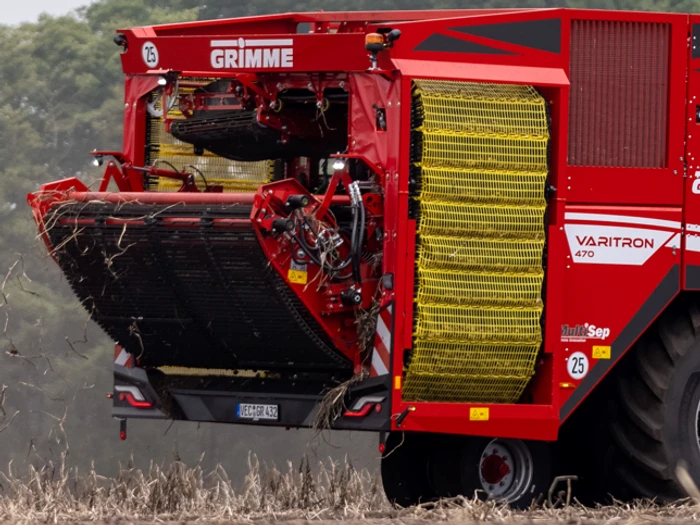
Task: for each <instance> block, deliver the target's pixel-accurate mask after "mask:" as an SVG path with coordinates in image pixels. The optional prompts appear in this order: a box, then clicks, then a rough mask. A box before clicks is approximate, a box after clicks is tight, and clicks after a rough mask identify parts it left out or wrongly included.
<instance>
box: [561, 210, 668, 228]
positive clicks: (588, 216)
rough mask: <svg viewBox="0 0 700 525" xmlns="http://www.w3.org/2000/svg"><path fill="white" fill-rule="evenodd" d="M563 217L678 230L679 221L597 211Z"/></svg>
mask: <svg viewBox="0 0 700 525" xmlns="http://www.w3.org/2000/svg"><path fill="white" fill-rule="evenodd" d="M564 218H565V219H566V220H568V221H604V222H617V223H624V224H644V225H647V226H660V227H662V228H673V229H676V230H679V229H680V227H681V223H680V222H677V221H666V220H663V219H650V218H648V217H630V216H628V215H605V214H599V213H572V212H567V213H565V214H564Z"/></svg>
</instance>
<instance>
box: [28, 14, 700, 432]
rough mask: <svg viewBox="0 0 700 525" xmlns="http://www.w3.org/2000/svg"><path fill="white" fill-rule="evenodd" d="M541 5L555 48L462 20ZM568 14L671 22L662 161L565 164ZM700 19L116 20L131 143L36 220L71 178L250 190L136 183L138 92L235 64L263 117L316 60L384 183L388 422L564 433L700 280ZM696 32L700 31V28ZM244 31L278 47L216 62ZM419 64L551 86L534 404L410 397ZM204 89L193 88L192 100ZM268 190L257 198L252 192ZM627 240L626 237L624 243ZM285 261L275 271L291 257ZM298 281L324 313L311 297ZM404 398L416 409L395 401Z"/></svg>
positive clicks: (629, 18)
mask: <svg viewBox="0 0 700 525" xmlns="http://www.w3.org/2000/svg"><path fill="white" fill-rule="evenodd" d="M546 20H550V21H551V20H555V21H556V20H559V21H560V26H559V27H560V34H559V37H560V38H559V43H558V46H557V47H558V50H557V49H555V50H552V49H550V50H546V49H543V48H539V49H538V48H535V47H536V46H535V47H527V46H524V45H518V44H516V43H512V42H511V43H509V42H502V41H500V40H494V39H491V38H486V37H484V36H477V35H474V34H468V33H467V32H462V31H458V30H456V29H455V28H464V27H469V26H472V27H473V26H487V25H494V24H508V23H515V22H528V21H530V22H534V21H546ZM572 20H598V21H610V22H643V23H651V24H668V27H669V28H670V35H671V36H670V52H669V57H668V60H669V62H668V79H667V81H668V107H669V110H668V120H667V127H668V144H667V159H666V163H665V164H666V166H665V167H664V168H657V169H640V168H611V167H580V166H569V165H568V163H567V154H568V153H567V148H568V143H567V136H568V133H569V97H570V85H569V73H570V64H569V62H570V56H569V55H570V41H571V22H572ZM300 24H309V31H308V32H306V33H299V32H298V31H299V30H300ZM694 24H700V15H693V16H691V17H690V18H689V17H688V16H687V15H681V14H658V13H632V12H615V11H595V10H569V9H533V10H523V9H511V10H507V9H506V10H452V11H393V12H351V13H300V14H281V15H270V16H263V17H251V18H242V19H237V20H217V21H210V22H193V23H183V24H169V25H164V26H156V27H141V28H135V29H128V30H123V31H120V32H121V33H123V34H124V35H125V37H126V42H127V45H126V50H125V52H124V53H123V54H122V57H121V58H122V64H123V67H124V71H125V73H126V75H127V77H126V86H125V106H124V109H125V118H124V124H125V130H124V146H123V150H124V154H123V157H124V158H123V159H121V161H120V162H118V163H114V162H112V163H110V164H109V165H108V169H107V173H106V175H105V180H104V181H103V185H102V186H101V187H100V191H101V193H99V194H91V193H87V191H88V190H87V188H85V187H84V186H82V185H81V184H80V183H79V182H78V181H75V180H73V179H69V180H67V181H60V182H58V183H54V184H51V185H46V186H45V187H44V188H42V193H40V194H37V195H36V196H33V197H30V203H31V204H32V206H33V209H34V213H35V218H36V219H37V222H39V224H40V226H41V220H42V217H43V215H44V213H45V212H46V210H47V209H48V208H49V207H50V206H51V205H53V203H55V201H56V199H61V198H65V195H66V193H68V194H69V195H70V197H71V198H77V199H92V198H99V199H103V200H108V201H110V202H122V200H127V201H128V200H140V201H142V202H153V203H156V202H180V201H182V200H183V199H185V200H186V201H187V202H211V203H222V202H249V201H252V199H253V197H252V196H243V195H232V194H207V193H186V194H158V193H152V192H144V187H143V178H142V174H141V173H140V172H139V171H138V170H135V169H134V167H139V166H143V165H144V163H145V158H144V153H145V152H144V143H145V136H146V128H145V126H146V99H147V95H148V94H149V93H151V92H152V91H153V90H154V89H156V87H157V86H158V76H159V75H162V74H171V75H173V74H174V75H180V76H181V77H206V78H231V79H233V80H235V81H238V82H241V83H243V84H245V85H246V86H249V87H251V89H253V88H254V89H253V91H252V92H253V93H254V94H255V97H256V106H257V107H260V104H261V103H264V104H263V105H264V106H265V107H263V108H261V111H260V118H261V120H262V119H263V118H265V115H268V114H269V112H267V106H269V104H270V103H272V104H274V102H275V101H276V99H277V94H278V93H279V92H280V91H282V90H283V89H284V88H286V87H291V86H294V87H297V86H299V85H303V84H305V83H307V82H312V89H313V90H315V91H316V92H317V93H318V94H319V96H322V88H320V87H319V86H320V85H321V82H320V81H319V80H318V79H320V78H321V77H322V76H324V77H325V78H326V79H327V85H329V86H330V85H333V86H336V87H337V86H341V82H342V85H343V86H345V87H344V89H347V90H348V91H349V93H350V99H349V113H350V119H349V120H350V121H349V130H348V137H349V138H348V150H347V151H346V152H342V153H341V154H340V155H339V156H342V157H346V158H354V159H361V160H362V161H364V162H365V164H366V165H367V166H369V167H370V169H371V170H372V171H373V172H374V173H375V174H376V176H377V177H378V181H379V183H380V184H381V187H382V188H383V191H384V206H383V220H384V239H383V268H382V269H383V273H384V274H385V275H387V274H390V275H393V287H391V288H389V289H385V290H383V295H382V299H381V306H382V307H386V306H388V305H390V304H393V305H394V314H393V323H394V325H393V327H392V331H393V338H392V346H393V348H392V354H391V359H392V367H391V370H390V373H391V375H392V380H391V383H392V387H393V393H394V395H393V396H392V414H393V416H394V417H392V428H393V429H397V428H401V429H404V430H415V431H430V432H445V433H461V434H473V435H483V436H500V437H521V438H531V439H542V440H554V439H556V437H557V432H558V429H559V427H560V425H561V423H562V422H563V421H564V420H565V419H566V418H567V417H568V416H569V415H570V414H571V413H572V412H573V410H574V409H575V408H576V406H578V404H580V402H581V401H582V400H583V399H584V398H585V397H586V395H587V394H588V393H589V392H590V391H591V390H592V389H593V388H595V386H596V384H597V383H598V382H599V381H600V380H601V379H602V377H604V376H605V374H606V373H607V372H608V371H609V370H610V369H611V368H612V367H613V366H614V363H615V362H616V360H617V359H619V358H620V357H621V355H622V354H623V353H624V352H625V351H626V350H627V348H629V346H630V345H632V344H633V343H634V341H635V340H636V339H637V337H639V335H640V334H641V333H642V332H643V331H644V329H645V328H646V327H647V326H648V325H649V324H650V323H651V322H653V320H654V319H655V318H656V316H657V315H658V314H659V313H660V312H661V311H662V310H663V309H664V308H665V306H666V305H667V304H668V302H669V301H671V300H672V299H673V297H674V296H675V295H676V294H677V293H678V292H679V291H680V290H681V289H682V288H684V289H688V290H700V151H698V144H700V133H697V131H698V130H697V129H696V127H697V126H698V125H699V124H698V123H697V122H698V120H700V119H698V117H696V112H697V108H698V105H699V104H700V53H698V52H694V51H693V49H694V48H695V45H696V40H695V35H691V36H692V40H691V46H688V34H689V32H691V30H692V28H693V25H694ZM387 28H392V29H400V30H401V31H402V35H401V38H400V39H399V40H398V41H397V42H396V43H395V45H394V46H393V47H392V48H391V49H389V50H386V51H383V52H380V54H379V62H378V66H379V69H378V70H376V71H368V68H369V65H370V63H369V59H368V56H367V52H366V51H365V48H364V39H365V34H366V33H368V32H376V31H378V30H381V29H387ZM433 35H440V37H441V38H447V39H452V40H451V41H454V42H457V43H462V44H464V45H466V44H469V45H470V46H472V48H473V49H478V48H479V46H480V48H481V49H483V50H485V51H483V52H456V51H454V50H449V49H445V50H440V51H434V50H433V51H425V50H417V49H416V48H418V47H420V46H421V44H422V43H424V42H425V41H426V39H428V38H430V37H431V36H433ZM697 36H698V38H699V39H700V34H698V35H697ZM271 41H272V42H271ZM146 43H150V45H153V46H155V49H156V50H157V60H156V59H153V60H148V62H150V64H149V63H147V60H146V59H145V58H144V55H143V54H142V52H143V46H144V44H146ZM241 44H242V45H241ZM698 45H700V44H698ZM250 46H253V47H255V46H257V48H260V49H262V48H267V49H268V59H269V60H268V63H267V64H266V65H267V66H268V67H264V65H262V63H261V62H258V61H257V55H255V54H252V55H250V56H251V60H250V62H249V63H246V62H245V60H246V59H245V56H247V55H245V54H244V55H243V56H244V61H243V62H242V63H241V62H236V63H235V67H234V66H233V65H232V63H230V64H229V66H231V67H220V64H219V63H213V62H212V49H219V48H221V49H235V50H236V55H235V56H236V60H238V59H239V58H240V56H239V54H238V52H239V51H241V49H243V48H249V47H250ZM257 48H256V49H257ZM278 48H280V49H281V48H284V49H292V50H293V51H292V52H286V54H285V56H286V57H287V61H286V62H284V61H282V58H281V57H282V54H281V53H282V52H281V51H279V49H278ZM455 49H456V48H455ZM557 51H558V52H557ZM292 55H293V56H292ZM217 56H218V55H217ZM230 56H231V57H233V54H231V55H230ZM259 56H261V57H264V56H265V55H264V54H260V55H259ZM694 57H696V58H694ZM150 58H153V57H152V56H151V57H150ZM277 58H279V60H277ZM231 59H232V60H233V58H231ZM241 64H242V66H241ZM686 76H687V78H688V80H687V82H686ZM414 78H435V79H446V80H461V81H477V82H496V83H520V84H528V85H534V86H536V87H537V88H538V89H539V90H540V92H541V93H542V94H543V96H544V97H545V99H546V100H547V101H548V103H549V111H550V115H551V120H552V128H551V133H552V141H551V158H550V171H551V173H550V181H549V183H550V184H551V186H553V187H555V188H556V193H555V195H554V197H553V199H552V200H551V203H550V207H549V211H548V226H547V228H548V235H549V238H548V254H547V260H548V267H547V277H546V284H547V296H546V301H545V308H546V310H545V327H546V328H545V337H544V339H545V343H544V348H543V352H542V355H541V357H540V360H539V361H538V364H537V374H536V376H535V378H534V380H533V382H532V384H531V386H530V393H531V395H532V399H533V404H517V405H483V404H479V405H471V404H457V403H455V404H448V403H407V402H404V401H403V400H402V399H401V386H402V385H401V381H402V379H401V378H402V374H403V357H404V352H405V351H407V350H409V349H410V348H411V345H412V319H413V292H412V290H413V283H414V264H415V260H414V259H415V233H416V223H415V221H414V220H410V219H408V205H409V190H408V184H409V167H410V166H409V150H410V143H411V130H410V119H411V107H410V106H411V81H412V79H414ZM314 82H316V83H314ZM278 84H280V85H279V86H278ZM686 98H687V102H686ZM319 100H321V99H319ZM201 103H202V102H201V101H199V102H197V101H194V102H192V101H189V102H187V103H186V105H187V104H189V105H190V106H191V105H193V104H201ZM375 105H376V106H380V107H382V108H384V109H385V111H386V121H387V130H386V131H383V130H378V129H376V126H375V116H374V115H375V113H374V112H375V109H374V106H375ZM188 107H189V106H188ZM185 109H187V108H185ZM591 118H593V116H592V117H591ZM280 126H281V124H280ZM696 153H697V155H698V161H696V160H695V156H696ZM696 171H697V175H696ZM110 178H111V179H114V180H115V181H116V184H117V186H118V188H119V192H120V193H113V194H107V193H105V192H106V189H107V184H108V182H109V180H110ZM259 198H260V197H256V199H258V200H256V201H255V202H256V203H257V205H258V208H259V204H260V201H259ZM319 199H320V198H319ZM322 210H323V208H322ZM323 212H324V213H325V210H324V211H323ZM591 232H618V233H614V235H618V236H619V240H618V241H614V240H611V241H600V242H605V243H607V242H611V243H612V242H616V243H618V244H622V246H621V248H623V250H622V251H620V252H619V253H620V254H623V255H620V257H622V258H627V259H625V260H624V261H622V262H620V261H619V260H618V261H616V262H615V263H614V264H607V263H605V261H604V260H603V259H596V260H593V261H590V260H585V257H587V254H588V253H589V252H592V251H596V250H590V249H588V248H587V247H586V243H591V242H594V243H596V242H598V241H596V240H595V239H600V238H605V236H606V235H608V236H610V235H609V234H608V233H604V234H600V235H598V234H596V235H598V236H597V237H596V236H594V235H593V234H591ZM635 236H636V237H635ZM591 239H594V240H591ZM627 239H629V241H628V240H627ZM45 240H47V239H45ZM626 242H629V243H630V245H629V246H627V247H626V246H624V243H626ZM633 242H635V243H636V242H641V243H642V245H644V244H645V243H647V244H651V245H652V246H653V249H652V248H650V249H649V250H650V251H649V250H648V253H647V252H644V250H646V248H640V249H639V250H641V251H637V252H634V250H633V249H634V248H635V247H634V246H633V245H632V243H633ZM577 243H578V244H577ZM577 246H578V247H577ZM600 246H601V247H603V248H609V247H610V246H606V245H605V244H600ZM624 248H630V250H627V251H624ZM597 253H598V254H599V257H604V256H603V255H600V254H606V253H612V251H609V250H607V251H606V250H601V249H597ZM616 253H618V252H616ZM577 254H578V255H577ZM582 254H583V255H582ZM605 257H607V255H605ZM610 257H612V255H610ZM284 269H285V268H282V267H280V268H278V271H280V272H281V273H282V274H283V275H284ZM696 271H697V273H696ZM681 285H682V286H681ZM306 299H307V301H306V304H307V305H310V306H311V307H312V310H313V311H314V313H315V314H316V313H317V311H318V308H317V307H318V305H315V302H314V301H315V300H312V299H309V298H308V297H307V298H306ZM314 305H315V306H314ZM586 323H588V324H589V325H595V326H597V327H600V328H604V329H605V331H604V332H601V336H600V337H598V338H596V339H592V338H587V337H583V338H578V339H577V338H573V339H574V340H572V338H570V337H563V336H562V327H564V326H569V327H575V326H578V325H585V324H586ZM603 335H604V337H603ZM562 339H565V340H562ZM594 347H596V349H594ZM606 349H607V350H606ZM574 352H581V353H582V354H583V355H584V356H585V357H586V359H587V360H588V362H589V364H590V369H589V371H588V374H587V375H586V376H585V377H583V378H580V379H574V378H572V377H571V376H570V375H569V373H568V369H567V363H568V359H569V357H570V356H571V355H572V354H573V353H574ZM594 356H596V357H594ZM399 414H406V415H405V417H402V418H397V417H396V416H398V415H399ZM484 414H487V417H484ZM398 421H400V424H399V423H398Z"/></svg>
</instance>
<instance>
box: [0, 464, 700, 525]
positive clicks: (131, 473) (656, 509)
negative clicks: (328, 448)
mask: <svg viewBox="0 0 700 525" xmlns="http://www.w3.org/2000/svg"><path fill="white" fill-rule="evenodd" d="M249 464H250V470H249V472H248V474H247V475H246V477H245V482H244V483H243V484H242V485H241V488H240V489H238V490H236V489H234V486H235V485H236V484H235V483H233V482H232V480H231V479H230V478H229V476H228V474H227V473H226V472H225V471H224V470H223V468H216V469H214V470H213V471H211V472H204V471H203V470H202V469H201V468H200V467H194V468H188V467H186V466H185V465H183V464H182V463H173V464H171V465H169V466H167V467H162V466H159V465H155V464H154V465H151V467H150V468H149V469H148V470H146V471H142V470H138V469H131V468H127V467H125V468H123V469H121V472H120V474H119V475H118V476H117V477H116V478H104V477H101V476H99V475H98V474H97V473H96V472H94V471H92V472H85V473H81V472H77V471H76V470H73V469H69V468H67V467H66V466H65V465H64V464H48V465H45V466H44V467H42V468H40V469H38V468H37V469H34V468H30V470H29V472H24V473H22V474H20V473H17V472H13V470H12V468H11V466H10V469H9V470H8V471H6V472H5V473H0V522H7V523H18V524H19V523H30V522H42V523H62V522H73V523H91V524H97V523H99V524H107V523H110V524H114V523H120V524H127V523H134V524H142V523H147V522H149V523H152V522H154V521H158V522H163V521H176V522H178V523H189V522H199V523H231V524H233V523H251V522H260V523H269V522H276V521H284V522H285V523H287V524H289V525H292V524H293V525H305V524H307V523H308V522H309V521H313V522H314V524H318V525H322V524H324V523H329V522H331V521H332V522H336V521H338V520H342V521H344V522H346V523H347V525H356V524H357V525H360V524H362V525H388V524H392V525H394V524H395V525H423V524H425V523H428V522H441V523H446V524H447V523H454V524H457V523H459V524H460V525H469V524H472V523H520V524H528V523H533V524H541V525H546V524H549V523H568V524H578V523H581V524H588V523H590V524H616V525H617V524H632V523H634V524H645V523H659V524H661V523H663V524H681V523H697V522H698V521H699V520H700V504H698V503H697V502H696V500H688V501H684V502H679V503H677V504H675V505H671V506H658V505H654V504H653V503H649V502H646V503H643V502H639V503H636V504H633V505H623V504H619V505H616V506H607V507H598V508H594V509H591V508H584V507H581V506H578V505H576V504H572V505H569V506H564V505H562V501H561V499H560V498H559V499H558V498H557V496H556V495H555V497H554V498H553V499H554V500H558V501H555V502H554V503H555V504H554V505H550V504H549V503H547V502H540V503H539V504H535V505H533V508H532V509H531V510H529V511H523V512H514V511H511V510H510V509H507V508H505V507H503V506H499V505H496V504H494V503H492V502H480V501H478V500H477V499H473V500H469V499H465V498H457V499H453V500H449V501H444V502H441V503H439V504H436V505H432V506H431V507H430V508H429V507H427V506H425V507H416V508H410V509H395V508H392V507H391V506H390V505H389V504H388V502H387V501H386V499H385V498H384V495H383V493H382V491H381V488H380V481H379V478H378V476H377V475H374V474H372V473H370V472H368V471H358V470H355V469H353V467H352V466H351V465H348V464H337V463H332V462H328V463H326V464H322V465H319V466H318V467H317V468H315V469H312V465H309V463H308V462H306V461H304V462H302V464H301V466H299V467H293V466H292V465H291V464H290V465H288V466H287V469H286V470H278V469H277V468H268V467H265V466H263V465H260V464H259V463H258V461H257V460H256V458H254V457H251V458H250V462H249ZM560 496H564V495H563V494H560Z"/></svg>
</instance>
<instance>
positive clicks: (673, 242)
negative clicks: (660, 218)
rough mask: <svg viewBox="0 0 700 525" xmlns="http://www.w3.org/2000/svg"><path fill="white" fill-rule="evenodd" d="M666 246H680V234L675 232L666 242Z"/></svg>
mask: <svg viewBox="0 0 700 525" xmlns="http://www.w3.org/2000/svg"><path fill="white" fill-rule="evenodd" d="M665 246H666V248H673V249H676V248H680V247H681V234H680V233H677V234H675V235H674V236H673V237H671V240H670V241H668V242H667V243H666V245H665Z"/></svg>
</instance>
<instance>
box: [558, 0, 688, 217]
mask: <svg viewBox="0 0 700 525" xmlns="http://www.w3.org/2000/svg"><path fill="white" fill-rule="evenodd" d="M567 13H568V16H569V17H570V19H571V38H570V44H571V50H570V54H571V56H570V66H569V78H570V81H571V103H570V106H569V111H570V115H569V160H568V163H569V169H568V170H567V171H568V176H569V179H568V183H567V185H566V187H565V188H563V189H565V192H566V194H565V197H566V200H567V202H575V203H600V204H629V205H660V206H664V205H675V206H680V205H681V204H682V202H683V192H682V187H683V177H682V174H683V168H684V166H683V142H684V131H685V126H684V120H685V118H684V117H685V107H684V106H685V104H684V99H685V89H686V87H685V77H686V67H687V59H686V56H687V53H686V49H687V36H688V24H687V16H685V15H665V14H653V15H652V14H645V13H620V12H609V13H602V12H590V13H589V12H586V11H568V12H567Z"/></svg>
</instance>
